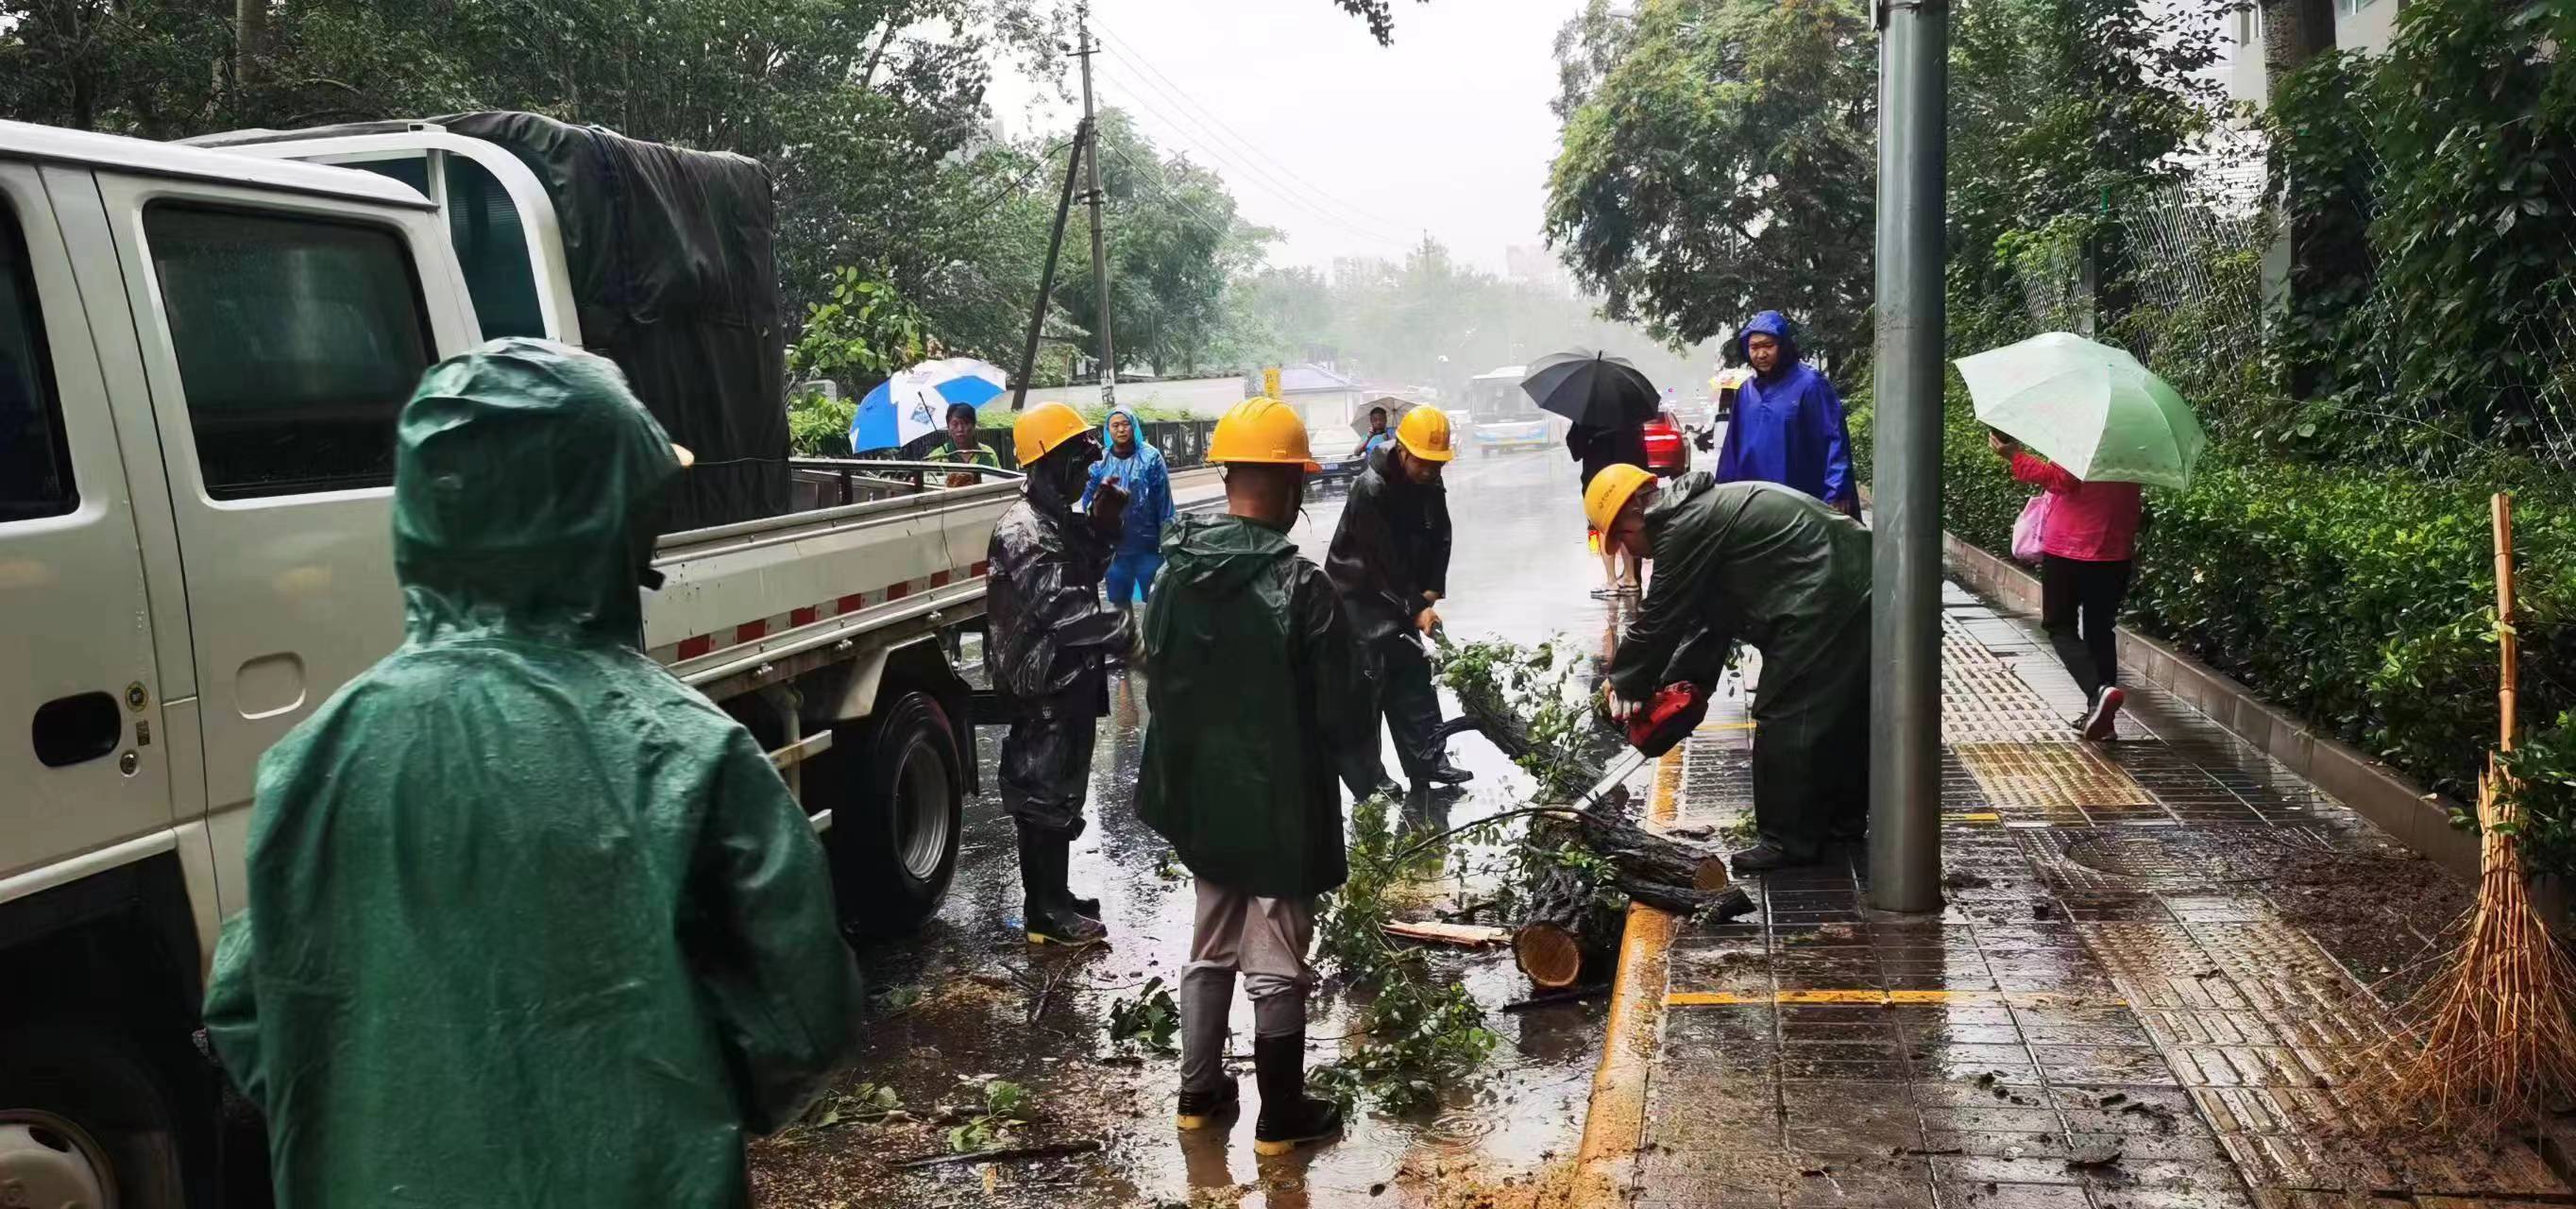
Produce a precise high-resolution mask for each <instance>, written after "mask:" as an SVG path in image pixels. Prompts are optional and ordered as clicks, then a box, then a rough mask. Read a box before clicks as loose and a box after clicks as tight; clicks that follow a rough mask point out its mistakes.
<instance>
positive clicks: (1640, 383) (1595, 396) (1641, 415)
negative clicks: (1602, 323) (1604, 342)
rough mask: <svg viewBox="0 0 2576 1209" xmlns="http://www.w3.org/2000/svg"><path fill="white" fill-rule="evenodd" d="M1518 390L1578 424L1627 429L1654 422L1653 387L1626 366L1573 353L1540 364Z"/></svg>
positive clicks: (1610, 358)
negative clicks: (1652, 420) (1527, 393)
mask: <svg viewBox="0 0 2576 1209" xmlns="http://www.w3.org/2000/svg"><path fill="white" fill-rule="evenodd" d="M1521 389H1522V390H1525V391H1528V392H1529V397H1530V398H1533V399H1536V400H1538V405H1539V407H1540V408H1541V409H1543V410H1546V411H1552V412H1555V413H1556V414H1558V415H1560V416H1564V417H1565V418H1566V419H1569V420H1572V421H1574V422H1575V423H1577V424H1588V425H1591V426H1593V427H1595V428H1626V427H1630V426H1632V425H1638V424H1643V423H1645V422H1646V421H1648V420H1651V419H1654V418H1655V400H1656V396H1655V384H1654V383H1652V382H1649V381H1647V380H1646V375H1645V374H1644V373H1643V372H1642V371H1640V370H1639V369H1638V368H1637V367H1636V366H1634V365H1630V364H1629V363H1628V362H1627V361H1625V360H1623V359H1621V358H1618V357H1613V356H1611V355H1609V354H1608V353H1592V352H1585V351H1583V350H1582V349H1576V350H1574V351H1573V352H1570V353H1557V354H1555V355H1553V356H1549V357H1544V358H1541V359H1540V360H1539V362H1538V364H1537V365H1535V366H1533V367H1532V368H1531V371H1530V376H1528V377H1526V378H1523V379H1521Z"/></svg>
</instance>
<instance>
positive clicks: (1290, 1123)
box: [1252, 1032, 1342, 1155]
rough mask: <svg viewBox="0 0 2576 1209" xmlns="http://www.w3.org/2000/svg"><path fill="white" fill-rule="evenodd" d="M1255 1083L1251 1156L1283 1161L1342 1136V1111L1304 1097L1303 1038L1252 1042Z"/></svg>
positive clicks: (1288, 1036)
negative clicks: (1257, 1099) (1256, 1113)
mask: <svg viewBox="0 0 2576 1209" xmlns="http://www.w3.org/2000/svg"><path fill="white" fill-rule="evenodd" d="M1252 1071H1253V1079H1254V1081H1255V1082H1257V1083H1259V1084H1260V1085H1261V1116H1260V1117H1259V1119H1257V1120H1255V1121H1254V1122H1253V1125H1252V1152H1253V1153H1254V1154H1263V1155H1281V1154H1286V1153H1288V1152H1289V1151H1292V1150H1295V1149H1297V1148H1298V1147H1299V1146H1301V1145H1303V1144H1305V1143H1308V1142H1320V1141H1322V1140H1324V1139H1326V1138H1329V1137H1332V1136H1333V1135H1335V1134H1338V1133H1340V1132H1341V1131H1342V1110H1341V1107H1340V1106H1339V1105H1336V1104H1334V1103H1333V1102H1332V1101H1330V1100H1318V1099H1316V1098H1314V1097H1313V1096H1309V1095H1307V1094H1306V1034H1304V1033H1302V1032H1299V1033H1287V1034H1283V1035H1281V1036H1277V1037H1255V1038H1253V1039H1252Z"/></svg>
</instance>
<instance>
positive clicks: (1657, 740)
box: [1575, 683, 1708, 806]
mask: <svg viewBox="0 0 2576 1209" xmlns="http://www.w3.org/2000/svg"><path fill="white" fill-rule="evenodd" d="M1707 717H1708V693H1707V692H1706V691H1705V690H1703V689H1701V688H1700V687H1699V686H1698V685H1696V684H1690V683H1681V684H1667V685H1665V686H1664V687H1662V688H1659V689H1656V690H1655V695H1654V696H1653V697H1652V698H1650V699H1648V700H1647V702H1646V706H1645V708H1644V709H1640V710H1638V711H1637V712H1636V713H1634V714H1632V715H1630V716H1629V718H1628V750H1627V752H1626V753H1624V754H1622V755H1621V756H1620V757H1619V758H1618V759H1616V760H1612V761H1611V762H1610V766H1609V767H1608V768H1605V769H1603V770H1602V772H1601V780H1600V781H1599V782H1598V783H1596V784H1594V785H1593V786H1592V788H1591V789H1588V790H1586V791H1584V794H1583V797H1582V798H1581V799H1580V800H1579V801H1577V802H1576V803H1575V805H1577V806H1590V805H1591V804H1593V803H1594V802H1598V801H1600V800H1601V795H1603V794H1605V793H1608V792H1610V791H1611V790H1613V789H1615V788H1618V786H1619V783H1620V782H1622V781H1625V780H1627V779H1628V777H1629V775H1630V774H1632V773H1634V772H1636V771H1637V770H1638V769H1639V768H1641V767H1643V766H1644V765H1645V763H1646V761H1648V760H1652V759H1654V758H1656V757H1658V756H1661V755H1663V754H1664V753H1665V752H1668V751H1671V750H1672V749H1673V748H1674V747H1676V746H1678V745H1679V744H1680V743H1681V741H1682V740H1684V739H1687V738H1689V737H1690V733H1691V732H1692V731H1694V730H1697V729H1699V724H1700V722H1701V721H1702V720H1704V719H1706V718H1707Z"/></svg>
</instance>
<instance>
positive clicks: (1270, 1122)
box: [1136, 398, 1377, 1154]
mask: <svg viewBox="0 0 2576 1209" xmlns="http://www.w3.org/2000/svg"><path fill="white" fill-rule="evenodd" d="M1208 460H1209V461H1211V462H1215V463H1218V464H1220V465H1222V466H1224V467H1225V494H1226V509H1227V511H1226V514H1225V515H1223V516H1203V515H1197V514H1188V513H1185V514H1183V515H1182V516H1181V517H1180V518H1179V519H1178V520H1176V521H1175V522H1174V523H1173V525H1172V526H1171V528H1169V529H1167V530H1166V531H1165V532H1164V536H1163V558H1164V565H1163V573H1162V577H1161V579H1160V580H1159V581H1157V585H1156V587H1155V589H1154V595H1153V597H1152V598H1151V599H1150V600H1149V601H1148V602H1147V603H1146V605H1145V672H1146V676H1145V700H1146V705H1147V708H1148V711H1149V720H1148V721H1147V722H1146V724H1145V754H1144V768H1143V772H1142V776H1141V779H1140V781H1139V784H1138V785H1137V789H1136V812H1137V815H1138V816H1139V817H1140V818H1142V819H1143V820H1144V822H1145V824H1146V825H1147V826H1149V827H1152V828H1153V829H1154V830H1155V831H1156V832H1157V833H1159V834H1160V835H1162V837H1163V838H1165V839H1167V840H1170V841H1171V843H1172V848H1173V850H1174V851H1175V852H1176V853H1178V854H1179V856H1180V859H1181V863H1182V864H1183V865H1185V866H1187V867H1188V868H1189V870H1190V872H1191V873H1192V874H1194V875H1196V877H1197V879H1198V882H1197V895H1198V906H1197V915H1196V919H1195V921H1194V925H1193V927H1192V930H1191V933H1190V961H1189V964H1188V965H1186V966H1184V967H1182V970H1181V1002H1180V1010H1181V1096H1180V1113H1179V1125H1180V1127H1181V1128H1183V1129H1200V1128H1204V1127H1206V1126H1207V1125H1210V1124H1212V1123H1214V1122H1215V1121H1217V1120H1218V1119H1219V1118H1220V1117H1222V1116H1223V1115H1225V1114H1226V1113H1229V1112H1231V1111H1233V1110H1234V1108H1235V1107H1236V1105H1237V1103H1238V1097H1239V1092H1238V1090H1237V1088H1236V1087H1235V1083H1234V1080H1233V1078H1232V1077H1230V1076H1228V1075H1227V1074H1226V1073H1225V1049H1226V1017H1227V1015H1228V1014H1229V1011H1230V1010H1231V1008H1232V1006H1233V1000H1234V980H1235V976H1236V975H1237V974H1238V973H1239V974H1241V975H1242V976H1243V987H1244V993H1245V994H1246V995H1247V996H1248V997H1249V998H1250V999H1251V1000H1252V1020H1253V1042H1252V1061H1253V1070H1254V1077H1255V1079H1256V1080H1257V1082H1258V1083H1259V1085H1260V1088H1261V1115H1260V1117H1259V1119H1258V1120H1257V1121H1255V1123H1254V1127H1253V1144H1254V1147H1255V1148H1256V1149H1258V1150H1259V1151H1261V1152H1262V1153H1264V1154H1279V1153H1284V1152H1286V1151H1288V1150H1291V1149H1294V1148H1295V1147H1296V1146H1297V1145H1298V1144H1299V1143H1301V1142H1307V1141H1313V1140H1315V1139H1318V1138H1323V1137H1328V1136H1330V1135H1332V1134H1333V1133H1334V1132H1336V1131H1337V1130H1339V1129H1340V1127H1341V1112H1340V1110H1339V1109H1337V1108H1335V1107H1334V1106H1333V1105H1332V1104H1331V1103H1330V1102H1328V1101H1323V1100H1317V1099H1314V1098H1312V1097H1310V1096H1308V1095H1307V1094H1306V1069H1305V1061H1306V991H1307V988H1308V987H1309V986H1310V985H1311V984H1312V982H1313V972H1312V970H1311V969H1310V968H1309V967H1308V965H1307V961H1306V949H1307V946H1308V944H1309V943H1310V942H1311V941H1312V940H1313V938H1314V930H1315V896H1317V895H1319V894H1322V893H1324V892H1325V891H1327V890H1330V889H1332V888H1333V887H1335V886H1338V885H1341V884H1342V880H1343V878H1344V877H1346V876H1347V875H1348V872H1349V869H1348V865H1347V860H1348V858H1347V855H1346V854H1345V852H1344V850H1343V841H1342V798H1341V786H1342V785H1345V784H1347V785H1350V786H1351V787H1352V788H1353V791H1354V792H1366V791H1368V790H1369V789H1370V788H1372V787H1373V782H1374V779H1375V769H1376V765H1377V760H1376V751H1375V748H1376V745H1377V714H1376V712H1375V711H1374V710H1373V709H1371V708H1370V704H1371V698H1370V693H1369V688H1368V684H1367V681H1366V679H1365V673H1364V671H1363V670H1362V664H1361V661H1360V652H1359V648H1358V646H1357V645H1356V643H1355V641H1354V639H1353V638H1352V636H1351V630H1350V625H1349V623H1348V622H1347V621H1346V620H1344V618H1343V616H1342V610H1341V607H1340V602H1339V601H1338V599H1337V598H1336V597H1335V595H1334V592H1333V585H1332V583H1331V581H1329V580H1327V579H1326V578H1325V577H1324V573H1323V572H1322V571H1321V570H1318V569H1317V568H1316V566H1315V564H1314V563H1312V562H1309V561H1307V560H1305V559H1303V558H1299V557H1298V556H1297V548H1296V547H1295V546H1292V545H1290V544H1288V527H1289V526H1290V525H1291V524H1293V523H1294V522H1295V521H1296V519H1297V506H1298V503H1299V500H1300V497H1301V494H1302V492H1303V489H1304V478H1305V475H1306V474H1307V473H1310V472H1312V471H1314V470H1316V469H1317V466H1316V464H1315V463H1314V462H1313V461H1312V460H1311V457H1310V455H1309V452H1308V450H1307V445H1306V426H1305V424H1304V422H1303V421H1302V420H1300V419H1299V418H1298V416H1297V413H1296V411H1295V410H1294V409H1292V408H1290V407H1289V406H1288V405H1287V404H1285V403H1281V402H1279V401H1277V400H1275V399H1268V398H1261V399H1251V400H1247V401H1246V402H1244V403H1243V404H1241V405H1240V406H1237V407H1236V408H1235V409H1234V410H1232V411H1230V412H1228V413H1226V415H1225V417H1224V418H1223V419H1221V420H1219V421H1218V422H1217V426H1216V432H1215V434H1214V435H1213V436H1212V437H1211V438H1210V441H1209V444H1208Z"/></svg>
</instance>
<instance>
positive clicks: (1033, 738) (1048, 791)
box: [984, 403, 1136, 944]
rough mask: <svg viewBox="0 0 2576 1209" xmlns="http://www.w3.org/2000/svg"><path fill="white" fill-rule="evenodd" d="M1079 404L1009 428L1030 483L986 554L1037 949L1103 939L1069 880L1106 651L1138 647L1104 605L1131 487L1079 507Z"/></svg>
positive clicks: (1084, 470)
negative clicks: (1103, 588)
mask: <svg viewBox="0 0 2576 1209" xmlns="http://www.w3.org/2000/svg"><path fill="white" fill-rule="evenodd" d="M1091 434H1092V428H1091V425H1090V424H1088V423H1085V422H1084V420H1083V418H1082V413H1080V412H1077V411H1075V410H1074V409H1072V408H1070V407H1067V406H1065V405H1064V404H1062V403H1041V404H1039V405H1038V406H1036V407H1032V408H1030V409H1029V410H1028V411H1027V412H1025V413H1023V414H1022V415H1021V416H1020V418H1019V420H1018V422H1016V423H1014V424H1013V425H1012V426H1011V444H1012V446H1013V448H1014V449H1015V450H1016V451H1017V452H1018V454H1019V460H1020V469H1021V470H1022V471H1024V472H1026V473H1027V475H1028V479H1027V482H1026V484H1025V485H1024V486H1023V488H1022V490H1021V493H1020V500H1019V502H1018V503H1016V504H1013V505H1011V508H1010V511H1008V512H1005V513H1003V514H1002V519H1001V520H1000V521H999V522H998V523H996V524H995V525H994V526H993V540H992V544H991V546H990V547H989V552H988V553H987V554H986V556H985V557H986V559H987V560H988V562H989V563H990V575H991V579H990V580H989V581H988V582H987V584H986V594H985V604H984V608H985V617H986V625H987V626H988V627H989V638H988V640H987V641H986V642H985V644H984V670H985V672H986V673H987V674H988V675H989V676H990V677H991V681H992V685H993V691H994V693H995V694H996V695H998V696H999V697H1000V698H1001V701H1002V703H1003V705H1004V707H1005V709H1006V710H1007V711H1008V712H1009V714H1010V718H1011V729H1010V733H1009V734H1008V735H1007V736H1005V737H1004V738H1003V740H1002V776H1001V781H1002V809H1003V810H1005V811H1008V812H1009V813H1010V816H1011V821H1012V822H1013V823H1014V824H1016V825H1017V826H1018V828H1019V846H1020V889H1021V894H1022V897H1023V900H1024V906H1023V909H1022V910H1023V918H1024V920H1025V926H1026V928H1027V931H1028V938H1029V940H1030V942H1031V943H1033V944H1090V943H1092V942H1095V941H1098V940H1099V939H1101V938H1102V937H1103V936H1106V935H1107V934H1108V929H1107V928H1105V927H1103V926H1102V925H1101V923H1100V903H1099V900H1097V899H1088V898H1075V897H1074V896H1073V892H1072V890H1071V889H1069V888H1068V887H1067V886H1066V885H1065V878H1066V867H1067V865H1068V864H1069V863H1070V862H1071V861H1072V856H1073V841H1074V839H1075V838H1076V837H1078V836H1080V835H1081V834H1082V829H1083V818H1082V803H1083V798H1084V796H1085V793H1086V791H1087V790H1088V789H1089V787H1090V781H1091V748H1092V743H1093V740H1094V738H1095V737H1096V736H1097V734H1098V731H1099V725H1100V718H1101V716H1102V715H1104V714H1106V713H1108V712H1109V679H1108V676H1109V673H1108V670H1107V668H1106V667H1105V665H1104V660H1105V659H1106V658H1107V657H1108V656H1109V655H1111V654H1113V653H1115V654H1119V655H1122V656H1123V655H1124V654H1125V653H1126V652H1127V651H1128V650H1129V649H1131V648H1132V647H1133V646H1134V645H1135V633H1136V631H1135V623H1134V622H1133V621H1131V620H1129V619H1128V615H1126V614H1123V613H1121V612H1119V611H1117V610H1114V609H1110V608H1107V607H1105V606H1104V605H1103V604H1102V602H1101V599H1100V580H1101V576H1102V574H1103V573H1105V572H1106V571H1107V570H1108V568H1109V557H1110V555H1111V554H1112V553H1113V552H1114V547H1115V545H1116V542H1117V539H1118V534H1119V527H1120V525H1121V524H1122V523H1123V521H1124V520H1125V507H1126V502H1127V495H1126V492H1125V491H1124V490H1123V488H1122V487H1121V485H1120V484H1117V483H1107V482H1104V483H1102V484H1100V486H1099V487H1098V488H1097V490H1096V491H1095V493H1094V495H1093V499H1092V506H1091V511H1090V512H1089V513H1088V514H1085V513H1081V512H1077V511H1075V510H1074V504H1075V502H1076V501H1078V500H1080V499H1081V498H1082V492H1083V487H1084V486H1085V485H1086V483H1087V481H1088V479H1089V476H1090V472H1091V464H1092V463H1093V462H1096V461H1098V460H1100V442H1099V441H1098V440H1097V439H1095V438H1094V437H1093V436H1092V435H1091Z"/></svg>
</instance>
